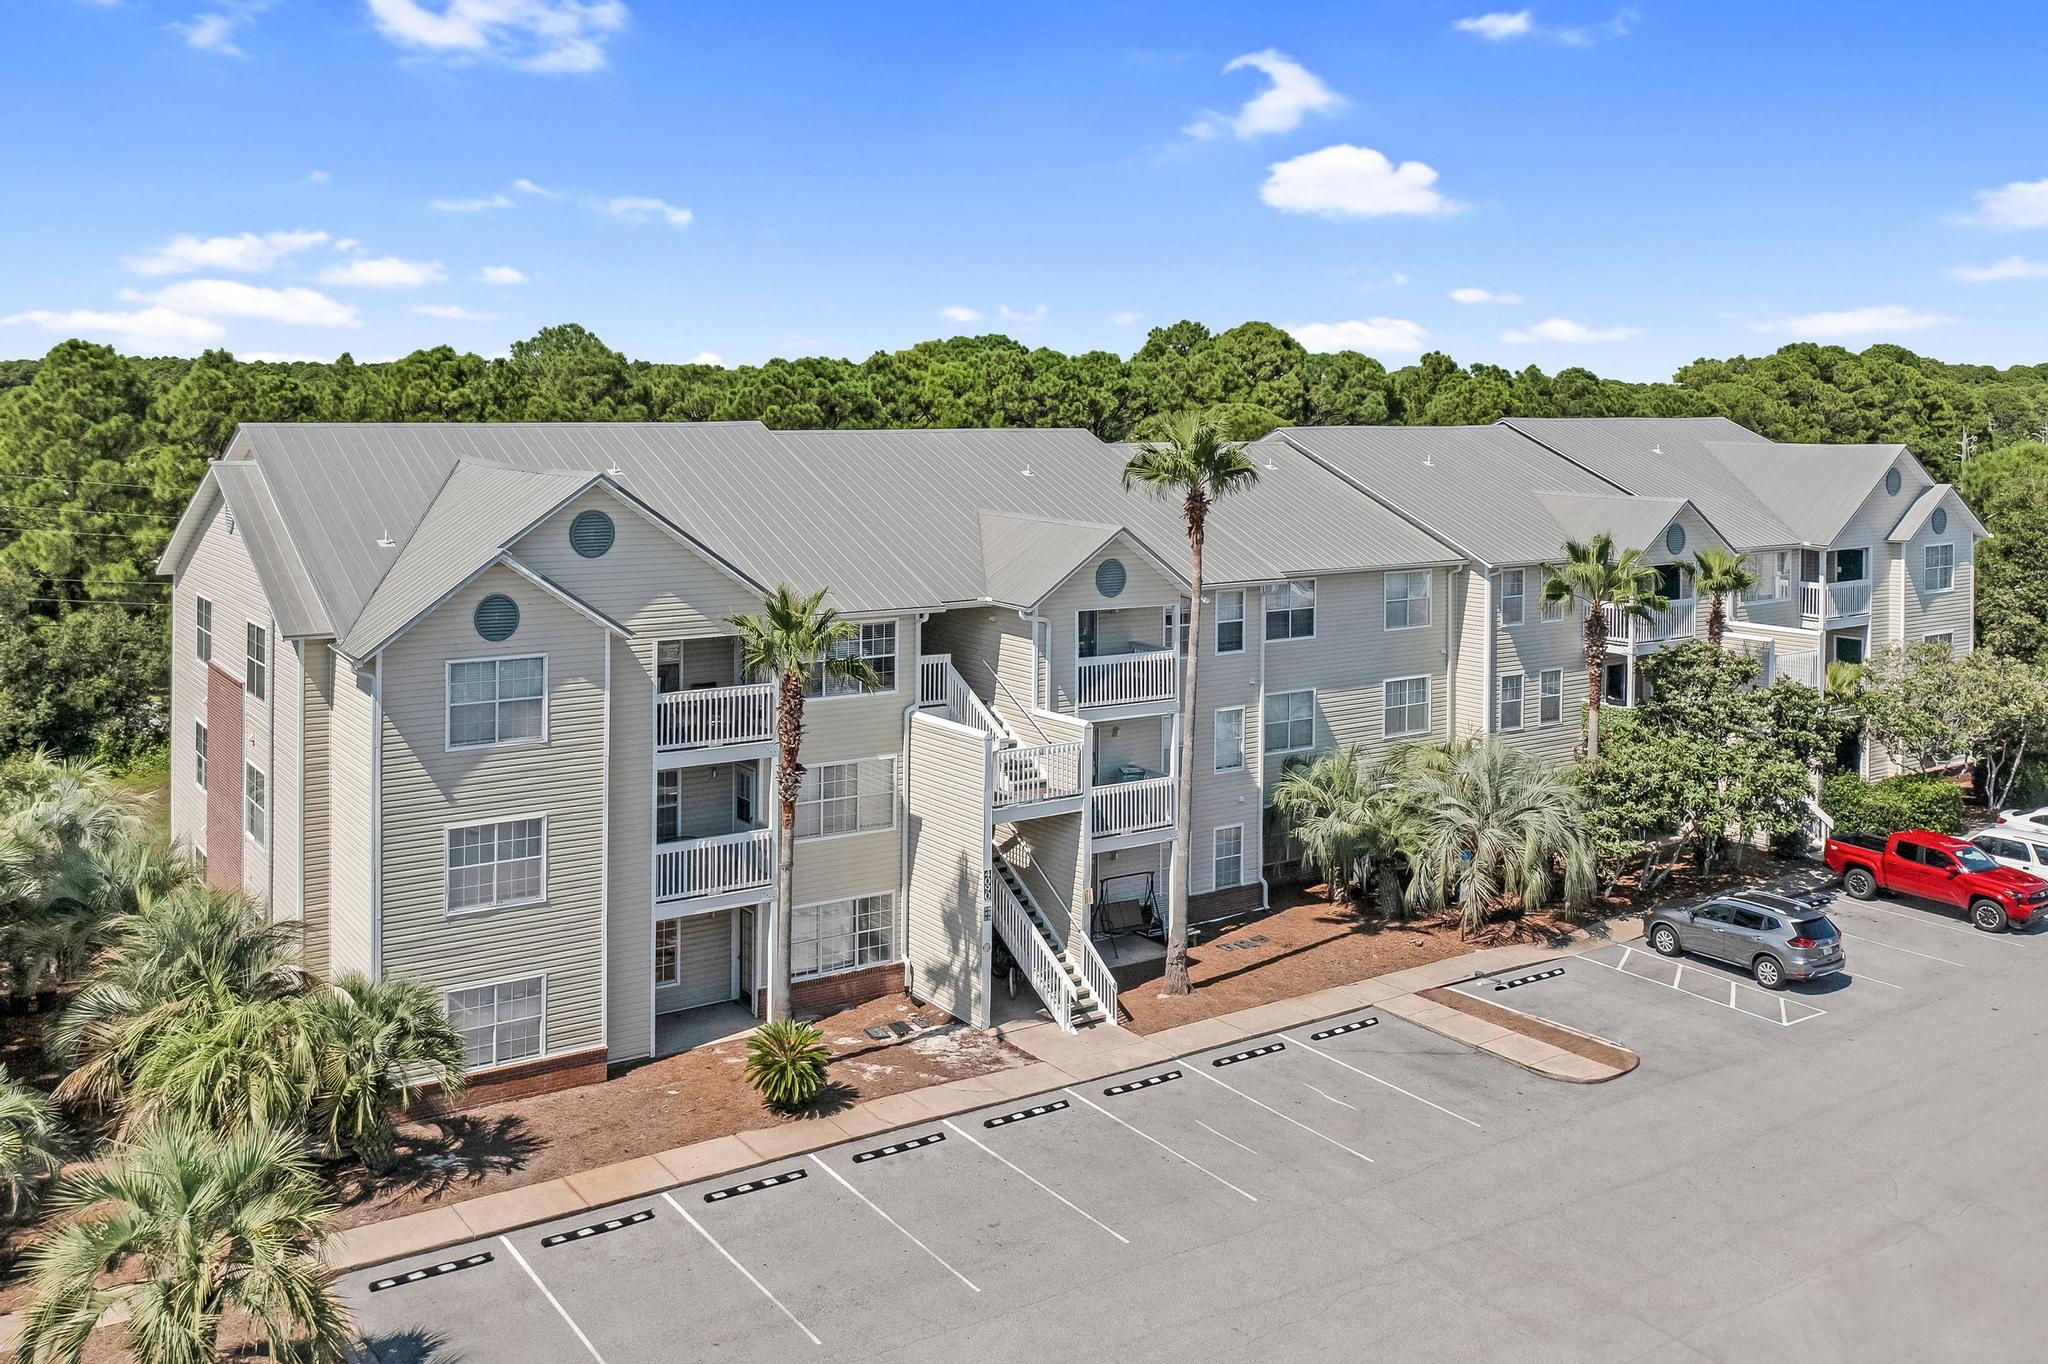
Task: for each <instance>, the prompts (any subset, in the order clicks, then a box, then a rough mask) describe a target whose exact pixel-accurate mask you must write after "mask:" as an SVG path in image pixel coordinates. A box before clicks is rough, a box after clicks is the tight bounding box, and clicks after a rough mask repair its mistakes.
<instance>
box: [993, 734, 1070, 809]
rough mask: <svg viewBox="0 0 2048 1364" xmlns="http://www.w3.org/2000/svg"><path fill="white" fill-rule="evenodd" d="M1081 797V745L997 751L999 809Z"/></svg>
mask: <svg viewBox="0 0 2048 1364" xmlns="http://www.w3.org/2000/svg"><path fill="white" fill-rule="evenodd" d="M1080 794H1081V745H1080V744H1078V743H1070V744H1039V745H1037V746H1036V747H1033V748H999V749H997V750H996V805H997V807H998V808H1001V807H1002V806H1006V805H1023V804H1027V803H1028V802H1031V801H1035V800H1059V799H1062V798H1063V797H1066V796H1078V795H1080Z"/></svg>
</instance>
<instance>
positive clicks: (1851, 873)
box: [1842, 867, 1877, 900]
mask: <svg viewBox="0 0 2048 1364" xmlns="http://www.w3.org/2000/svg"><path fill="white" fill-rule="evenodd" d="M1842 889H1843V890H1846V891H1848V892H1849V896H1850V898H1851V899H1855V900H1868V899H1870V898H1871V897H1872V896H1873V895H1876V894H1877V878H1876V877H1875V876H1872V875H1871V874H1870V871H1869V869H1868V868H1866V867H1851V868H1849V870H1847V871H1845V872H1843V873H1842Z"/></svg>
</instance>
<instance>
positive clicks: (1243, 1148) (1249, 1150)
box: [1195, 1118, 1258, 1156]
mask: <svg viewBox="0 0 2048 1364" xmlns="http://www.w3.org/2000/svg"><path fill="white" fill-rule="evenodd" d="M1195 1126H1197V1127H1199V1128H1201V1129H1202V1130H1203V1131H1204V1132H1207V1133H1208V1134H1209V1135H1210V1136H1212V1137H1221V1138H1222V1139H1223V1140H1224V1141H1227V1142H1229V1143H1230V1144H1231V1145H1232V1146H1235V1147H1236V1148H1237V1149H1238V1150H1240V1151H1242V1152H1244V1153H1245V1154H1246V1155H1248V1156H1255V1155H1257V1154H1258V1152H1257V1151H1254V1150H1252V1148H1251V1147H1249V1146H1246V1145H1245V1144H1244V1143H1243V1142H1241V1141H1239V1140H1238V1139H1237V1138H1236V1137H1233V1136H1231V1135H1230V1134H1229V1133H1227V1132H1218V1131H1217V1130H1216V1129H1215V1128H1213V1127H1211V1126H1209V1124H1208V1123H1205V1122H1203V1121H1202V1120H1201V1119H1200V1118H1196V1119H1195Z"/></svg>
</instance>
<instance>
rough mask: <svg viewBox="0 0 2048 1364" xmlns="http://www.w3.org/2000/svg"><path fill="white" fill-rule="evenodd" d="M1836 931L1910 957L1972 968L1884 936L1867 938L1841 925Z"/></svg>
mask: <svg viewBox="0 0 2048 1364" xmlns="http://www.w3.org/2000/svg"><path fill="white" fill-rule="evenodd" d="M1836 931H1838V932H1839V933H1840V934H1841V935H1842V936H1843V937H1845V938H1854V939H1855V940H1856V941H1857V942H1867V943H1869V944H1870V945H1871V946H1872V947H1889V948H1890V949H1891V950H1892V951H1894V952H1904V953H1905V954H1906V955H1907V956H1909V957H1920V958H1923V959H1925V960H1927V961H1938V962H1940V963H1941V964H1942V965H1943V966H1958V967H1962V969H1963V970H1965V971H1967V970H1969V969H1970V968H1969V967H1967V966H1963V963H1961V962H1959V961H1950V960H1949V959H1948V958H1947V957H1937V956H1935V955H1934V954H1933V953H1932V952H1916V951H1914V950H1913V949H1912V948H1910V947H1901V946H1899V945H1898V944H1897V943H1895V942H1886V941H1885V940H1884V939H1882V938H1866V937H1864V936H1863V935H1862V934H1861V933H1851V932H1850V931H1849V930H1848V929H1846V928H1840V927H1839V926H1838V927H1837V930H1836Z"/></svg>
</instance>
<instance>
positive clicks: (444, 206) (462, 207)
mask: <svg viewBox="0 0 2048 1364" xmlns="http://www.w3.org/2000/svg"><path fill="white" fill-rule="evenodd" d="M427 207H428V208H431V209H433V210H434V211H435V212H436V213H488V212H490V211H491V210H492V209H494V208H510V207H512V201H511V200H510V199H507V198H506V197H505V196H504V195H502V194H484V195H479V196H478V197H476V198H474V199H436V200H434V201H433V202H432V203H430V204H428V205H427Z"/></svg>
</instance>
